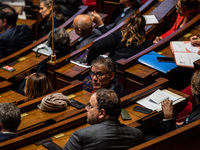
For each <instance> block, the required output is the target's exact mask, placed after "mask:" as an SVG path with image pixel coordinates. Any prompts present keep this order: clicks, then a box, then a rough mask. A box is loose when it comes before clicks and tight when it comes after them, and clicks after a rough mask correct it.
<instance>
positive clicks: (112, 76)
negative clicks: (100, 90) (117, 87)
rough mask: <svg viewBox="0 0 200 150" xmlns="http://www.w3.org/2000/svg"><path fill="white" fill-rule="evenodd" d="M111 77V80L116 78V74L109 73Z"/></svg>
mask: <svg viewBox="0 0 200 150" xmlns="http://www.w3.org/2000/svg"><path fill="white" fill-rule="evenodd" d="M109 76H110V80H112V79H113V78H114V77H115V73H114V72H111V73H109Z"/></svg>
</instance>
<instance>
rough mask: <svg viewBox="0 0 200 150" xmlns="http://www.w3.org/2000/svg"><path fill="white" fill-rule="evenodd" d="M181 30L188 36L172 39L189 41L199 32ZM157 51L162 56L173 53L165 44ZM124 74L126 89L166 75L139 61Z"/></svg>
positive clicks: (199, 32) (199, 31) (171, 55)
mask: <svg viewBox="0 0 200 150" xmlns="http://www.w3.org/2000/svg"><path fill="white" fill-rule="evenodd" d="M183 32H184V33H185V34H186V33H188V34H190V36H189V37H184V35H183V36H181V37H180V36H179V37H177V39H174V40H178V39H183V40H184V41H189V40H190V37H191V36H194V35H198V34H200V30H197V29H196V28H192V30H191V31H189V32H188V31H187V32H186V31H183ZM158 53H160V54H162V55H164V56H167V57H173V54H172V52H171V49H170V46H169V45H167V46H166V47H164V48H163V49H160V50H159V51H158ZM176 69H177V68H176ZM145 73H146V74H145ZM175 73H176V72H175ZM124 75H125V77H124V79H125V86H127V88H128V89H130V87H133V86H140V87H139V88H142V87H144V84H146V83H148V82H151V81H154V80H155V78H158V77H159V76H166V75H165V74H163V73H161V72H159V71H157V70H155V69H152V68H150V67H147V66H145V65H142V64H139V63H136V64H135V65H133V66H131V67H129V68H128V69H126V70H125V73H124ZM170 76H175V74H172V73H170ZM183 82H185V81H183ZM130 83H131V84H130ZM137 83H138V84H137ZM182 88H183V87H182Z"/></svg>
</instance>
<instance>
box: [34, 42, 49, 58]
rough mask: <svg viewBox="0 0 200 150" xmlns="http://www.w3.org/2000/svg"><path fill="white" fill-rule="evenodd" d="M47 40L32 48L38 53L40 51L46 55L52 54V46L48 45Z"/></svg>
mask: <svg viewBox="0 0 200 150" xmlns="http://www.w3.org/2000/svg"><path fill="white" fill-rule="evenodd" d="M46 43H47V42H44V43H41V44H40V45H38V46H36V47H34V48H33V49H32V50H33V51H34V52H36V53H40V54H43V55H46V56H50V55H51V54H52V50H51V47H49V46H47V44H46Z"/></svg>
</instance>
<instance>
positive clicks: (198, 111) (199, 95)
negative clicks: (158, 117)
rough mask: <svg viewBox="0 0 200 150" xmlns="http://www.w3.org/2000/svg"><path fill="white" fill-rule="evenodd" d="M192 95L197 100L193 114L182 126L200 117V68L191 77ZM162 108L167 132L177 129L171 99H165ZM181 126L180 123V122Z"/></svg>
mask: <svg viewBox="0 0 200 150" xmlns="http://www.w3.org/2000/svg"><path fill="white" fill-rule="evenodd" d="M191 89H192V96H193V97H194V100H195V101H196V105H194V106H193V108H192V112H191V114H190V115H189V116H188V117H187V118H186V120H185V121H184V122H183V123H182V125H181V126H183V125H185V124H188V123H191V122H194V121H196V120H198V119H200V70H197V71H196V72H195V73H194V74H193V76H192V79H191ZM161 104H162V110H163V113H164V119H167V120H165V121H163V127H164V131H165V132H169V131H171V130H174V129H176V126H175V120H174V118H173V105H172V101H171V100H165V101H163V102H162V103H161ZM179 126H180V124H179Z"/></svg>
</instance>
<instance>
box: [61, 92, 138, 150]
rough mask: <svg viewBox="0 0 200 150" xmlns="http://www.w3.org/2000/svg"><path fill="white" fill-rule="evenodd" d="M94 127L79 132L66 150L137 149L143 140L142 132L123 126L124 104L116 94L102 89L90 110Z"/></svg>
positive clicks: (88, 113) (95, 96)
mask: <svg viewBox="0 0 200 150" xmlns="http://www.w3.org/2000/svg"><path fill="white" fill-rule="evenodd" d="M86 110H87V121H88V123H90V124H91V126H89V127H86V128H83V129H80V130H77V131H75V132H74V133H73V134H72V135H71V136H70V138H69V141H68V142H67V144H66V145H65V147H64V149H63V150H67V149H70V150H71V149H76V150H79V149H82V150H84V149H87V150H88V149H96V150H99V149H115V150H119V149H120V150H123V149H129V148H131V147H133V146H136V145H137V144H138V143H139V142H140V141H141V139H142V133H141V131H140V130H139V129H136V128H132V127H129V126H126V125H124V124H121V123H120V122H119V120H118V118H119V115H120V113H121V101H120V99H119V97H118V96H117V94H116V93H115V92H114V91H113V90H109V89H98V90H96V91H95V93H94V94H93V95H92V96H91V98H90V100H89V103H88V104H87V106H86Z"/></svg>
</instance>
